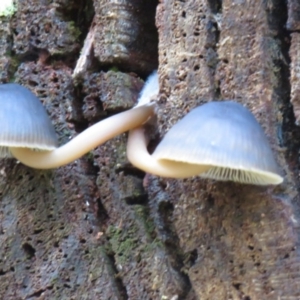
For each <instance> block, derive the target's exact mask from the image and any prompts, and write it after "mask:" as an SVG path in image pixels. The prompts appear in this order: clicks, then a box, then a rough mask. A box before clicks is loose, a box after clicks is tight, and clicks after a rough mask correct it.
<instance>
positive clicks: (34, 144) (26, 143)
mask: <svg viewBox="0 0 300 300" xmlns="http://www.w3.org/2000/svg"><path fill="white" fill-rule="evenodd" d="M0 105H1V109H0V146H1V147H2V148H0V149H1V152H2V156H3V155H6V156H9V155H10V153H11V154H12V156H14V157H15V158H17V159H18V160H19V161H20V162H22V163H23V164H25V165H27V166H29V167H32V168H37V169H51V168H56V167H59V166H62V165H65V164H68V163H70V162H72V161H74V160H76V159H78V158H80V157H81V156H82V155H84V154H86V153H87V152H89V151H91V150H92V149H94V148H95V147H97V146H99V145H101V144H102V143H104V142H106V141H107V140H109V139H111V138H113V137H114V136H116V135H118V134H121V133H123V132H126V131H128V130H130V129H132V128H135V127H137V126H140V125H141V124H143V123H144V122H146V121H147V120H148V118H149V117H151V115H152V114H153V111H154V105H153V104H150V103H149V104H146V105H142V106H140V107H136V108H133V109H130V110H128V111H126V112H123V113H119V114H117V115H114V116H112V117H110V118H107V119H104V120H102V121H100V122H98V123H96V124H95V125H93V126H91V127H89V128H88V129H86V130H85V131H83V132H82V133H80V134H79V135H77V136H76V137H75V138H73V139H72V140H71V141H69V142H68V143H67V144H65V145H63V146H61V147H59V148H56V145H57V139H56V135H55V131H54V128H53V126H52V124H51V122H50V120H49V118H48V115H47V113H46V111H45V109H44V107H43V105H42V104H41V102H40V100H39V99H38V98H37V97H36V96H35V95H34V94H32V93H31V92H30V91H29V90H28V89H26V88H25V87H22V86H20V85H18V84H14V83H8V84H2V85H0Z"/></svg>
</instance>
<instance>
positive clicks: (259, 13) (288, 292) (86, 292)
mask: <svg viewBox="0 0 300 300" xmlns="http://www.w3.org/2000/svg"><path fill="white" fill-rule="evenodd" d="M146 2H147V3H146ZM146 2H145V1H142V0H131V1H130V0H126V1H125V0H124V1H114V0H98V1H96V0H94V2H93V1H73V0H64V1H62V0H55V1H35V0H30V1H20V0H19V1H18V6H17V8H16V12H15V13H14V15H12V16H1V17H0V18H1V23H0V33H1V35H0V54H1V55H0V56H1V57H0V69H1V72H0V80H1V82H10V81H14V82H18V83H20V84H22V85H24V86H26V87H28V88H29V89H30V90H31V91H33V92H34V93H35V94H36V95H37V96H38V97H39V98H40V99H41V101H42V102H43V104H44V106H45V107H46V109H47V111H48V113H49V116H50V118H51V120H52V122H53V124H54V125H55V129H56V132H57V134H58V137H59V141H60V144H64V143H66V142H67V141H68V140H69V139H71V138H72V137H74V136H76V135H77V134H78V133H80V132H81V131H83V130H84V129H85V128H87V127H88V126H90V125H92V124H94V123H95V122H97V121H99V120H101V119H104V118H106V117H108V116H110V115H113V114H116V113H118V112H120V111H123V110H126V109H128V108H130V107H132V106H133V105H134V103H135V101H136V99H137V95H138V92H139V90H140V89H141V87H142V83H143V79H145V76H146V75H148V74H149V73H150V72H151V71H152V70H153V69H155V68H157V67H158V68H159V78H160V87H161V92H160V97H159V109H158V123H157V129H155V130H154V129H153V136H154V137H155V139H154V140H153V141H152V143H151V144H152V145H155V143H157V142H158V141H159V140H160V138H161V137H162V136H163V135H164V134H165V132H166V131H167V130H168V129H169V128H170V127H171V126H172V125H173V124H174V123H176V121H177V120H179V119H180V118H181V117H182V116H184V115H185V114H186V113H187V112H188V111H190V110H191V109H192V108H193V107H195V106H197V105H201V104H202V103H205V102H207V101H210V100H213V99H214V100H222V99H233V100H235V101H238V102H240V103H242V104H244V105H245V106H247V107H248V108H249V109H250V110H251V111H252V112H253V114H254V115H255V116H256V118H257V119H258V121H259V122H260V124H261V125H262V126H263V128H264V130H265V132H266V135H267V137H268V139H269V141H270V143H271V146H272V148H273V150H274V153H275V156H276V159H277V161H278V163H279V165H280V167H281V171H282V174H284V177H285V181H284V183H283V184H282V185H280V186H277V187H257V186H251V185H241V184H236V183H226V182H215V181H211V180H203V179H199V178H192V179H185V180H171V179H163V178H159V177H156V176H152V175H149V174H144V173H143V172H141V171H139V170H137V169H135V168H133V167H132V166H131V165H130V164H129V162H128V161H127V158H126V139H127V137H126V134H123V135H121V136H119V137H116V138H114V139H112V140H111V141H109V142H107V143H105V144H104V145H102V146H100V147H98V148H96V149H95V150H93V151H91V152H90V153H88V154H87V155H85V156H84V157H83V158H82V159H79V160H77V161H75V162H73V163H72V164H70V165H68V166H65V167H61V168H58V169H56V170H50V171H39V170H33V169H30V168H27V167H25V166H23V165H22V164H20V163H17V162H16V161H15V160H11V159H10V160H8V159H6V160H2V161H1V162H0V196H1V198H0V296H1V297H0V298H1V299H8V300H10V299H13V300H15V299H104V300H106V299H133V300H134V299H147V300H148V299H149V300H150V299H164V300H168V299H169V300H175V299H185V300H196V299H201V300H203V299H208V300H211V299H216V300H223V299H224V300H226V299H233V300H238V299H241V300H256V299H258V300H259V299H286V300H288V299H289V300H291V299H300V285H299V277H300V253H299V221H300V210H299V196H298V187H299V161H298V151H299V146H300V145H299V141H300V135H299V128H298V127H297V125H296V123H298V121H299V105H300V104H299V103H300V102H299V99H298V98H299V96H298V91H299V90H300V89H299V82H300V80H299V78H300V76H299V70H298V69H299V55H298V49H299V32H298V30H299V4H298V1H296V0H289V1H287V3H286V2H285V1H281V0H272V1H262V0H252V1H230V0H224V1H222V2H221V1H217V0H214V1H203V0H186V1H171V0H163V1H160V2H159V3H157V1H146ZM155 26H156V27H155ZM81 49H82V50H81ZM77 61H78V63H77ZM79 61H80V64H79ZM157 61H158V62H159V66H158V65H157ZM74 70H77V71H74ZM228 138H230V137H228ZM237 151H238V149H237ZM233 155H234V154H233Z"/></svg>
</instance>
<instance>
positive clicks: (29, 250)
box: [22, 243, 35, 258]
mask: <svg viewBox="0 0 300 300" xmlns="http://www.w3.org/2000/svg"><path fill="white" fill-rule="evenodd" d="M22 248H23V250H24V251H25V252H26V253H27V254H28V256H29V258H32V257H34V256H35V249H34V248H33V247H32V246H31V245H30V244H29V243H24V244H23V245H22Z"/></svg>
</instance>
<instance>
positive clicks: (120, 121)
mask: <svg viewBox="0 0 300 300" xmlns="http://www.w3.org/2000/svg"><path fill="white" fill-rule="evenodd" d="M153 111H154V104H148V105H143V106H140V107H136V108H133V109H130V110H128V111H125V112H122V113H119V114H117V115H114V116H112V117H110V118H107V119H105V120H102V121H100V122H98V123H96V124H95V125H93V126H91V127H89V128H88V129H86V130H85V131H83V132H82V133H80V134H79V135H77V136H76V137H75V138H73V139H72V140H71V141H70V142H68V143H67V144H65V145H63V146H61V147H59V148H57V149H55V150H53V151H35V150H32V149H29V148H10V151H11V153H12V155H13V156H14V157H15V158H16V159H18V160H19V161H20V162H22V163H23V164H24V165H27V166H29V167H32V168H36V169H52V168H57V167H60V166H63V165H66V164H68V163H70V162H72V161H74V160H76V159H78V158H80V157H81V156H83V155H84V154H86V153H87V152H89V151H91V150H92V149H94V148H95V147H97V146H99V145H101V144H103V143H104V142H106V141H108V140H109V139H111V138H113V137H115V136H117V135H119V134H121V133H123V132H126V131H128V130H130V129H132V128H135V127H137V126H140V125H141V124H143V123H145V122H146V121H147V120H148V119H149V118H150V117H151V116H152V115H153Z"/></svg>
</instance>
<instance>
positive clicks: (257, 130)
mask: <svg viewBox="0 0 300 300" xmlns="http://www.w3.org/2000/svg"><path fill="white" fill-rule="evenodd" d="M127 156H128V159H129V161H130V162H131V163H132V164H133V165H134V166H136V167H137V168H139V169H141V170H143V171H145V172H148V173H152V174H154V175H158V176H162V177H171V178H186V177H190V176H194V175H199V176H201V177H206V178H212V179H217V180H231V181H237V182H241V183H248V184H257V185H268V184H280V183H281V182H282V181H283V178H282V176H281V175H280V173H279V170H278V166H277V163H276V161H275V159H274V156H273V153H272V150H271V148H270V145H269V143H268V140H267V138H266V136H265V134H264V132H263V130H262V128H261V126H260V125H259V124H258V122H257V121H256V119H255V117H254V116H253V115H252V114H251V113H250V112H249V111H248V110H247V109H246V108H245V107H243V106H242V105H241V104H238V103H235V102H233V101H222V102H209V103H206V104H204V105H202V106H199V107H197V108H195V109H193V110H192V111H191V112H189V113H188V114H187V115H186V116H185V117H184V118H183V119H182V120H180V121H179V122H178V123H177V124H175V125H174V126H173V127H172V128H171V129H170V130H169V131H168V133H167V134H166V135H165V137H164V138H163V140H162V141H161V142H160V144H159V145H158V146H157V148H156V149H155V151H154V153H153V154H152V155H150V154H149V153H148V151H147V140H146V137H145V134H144V129H143V127H139V128H136V129H133V130H131V131H130V132H129V138H128V144H127Z"/></svg>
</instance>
